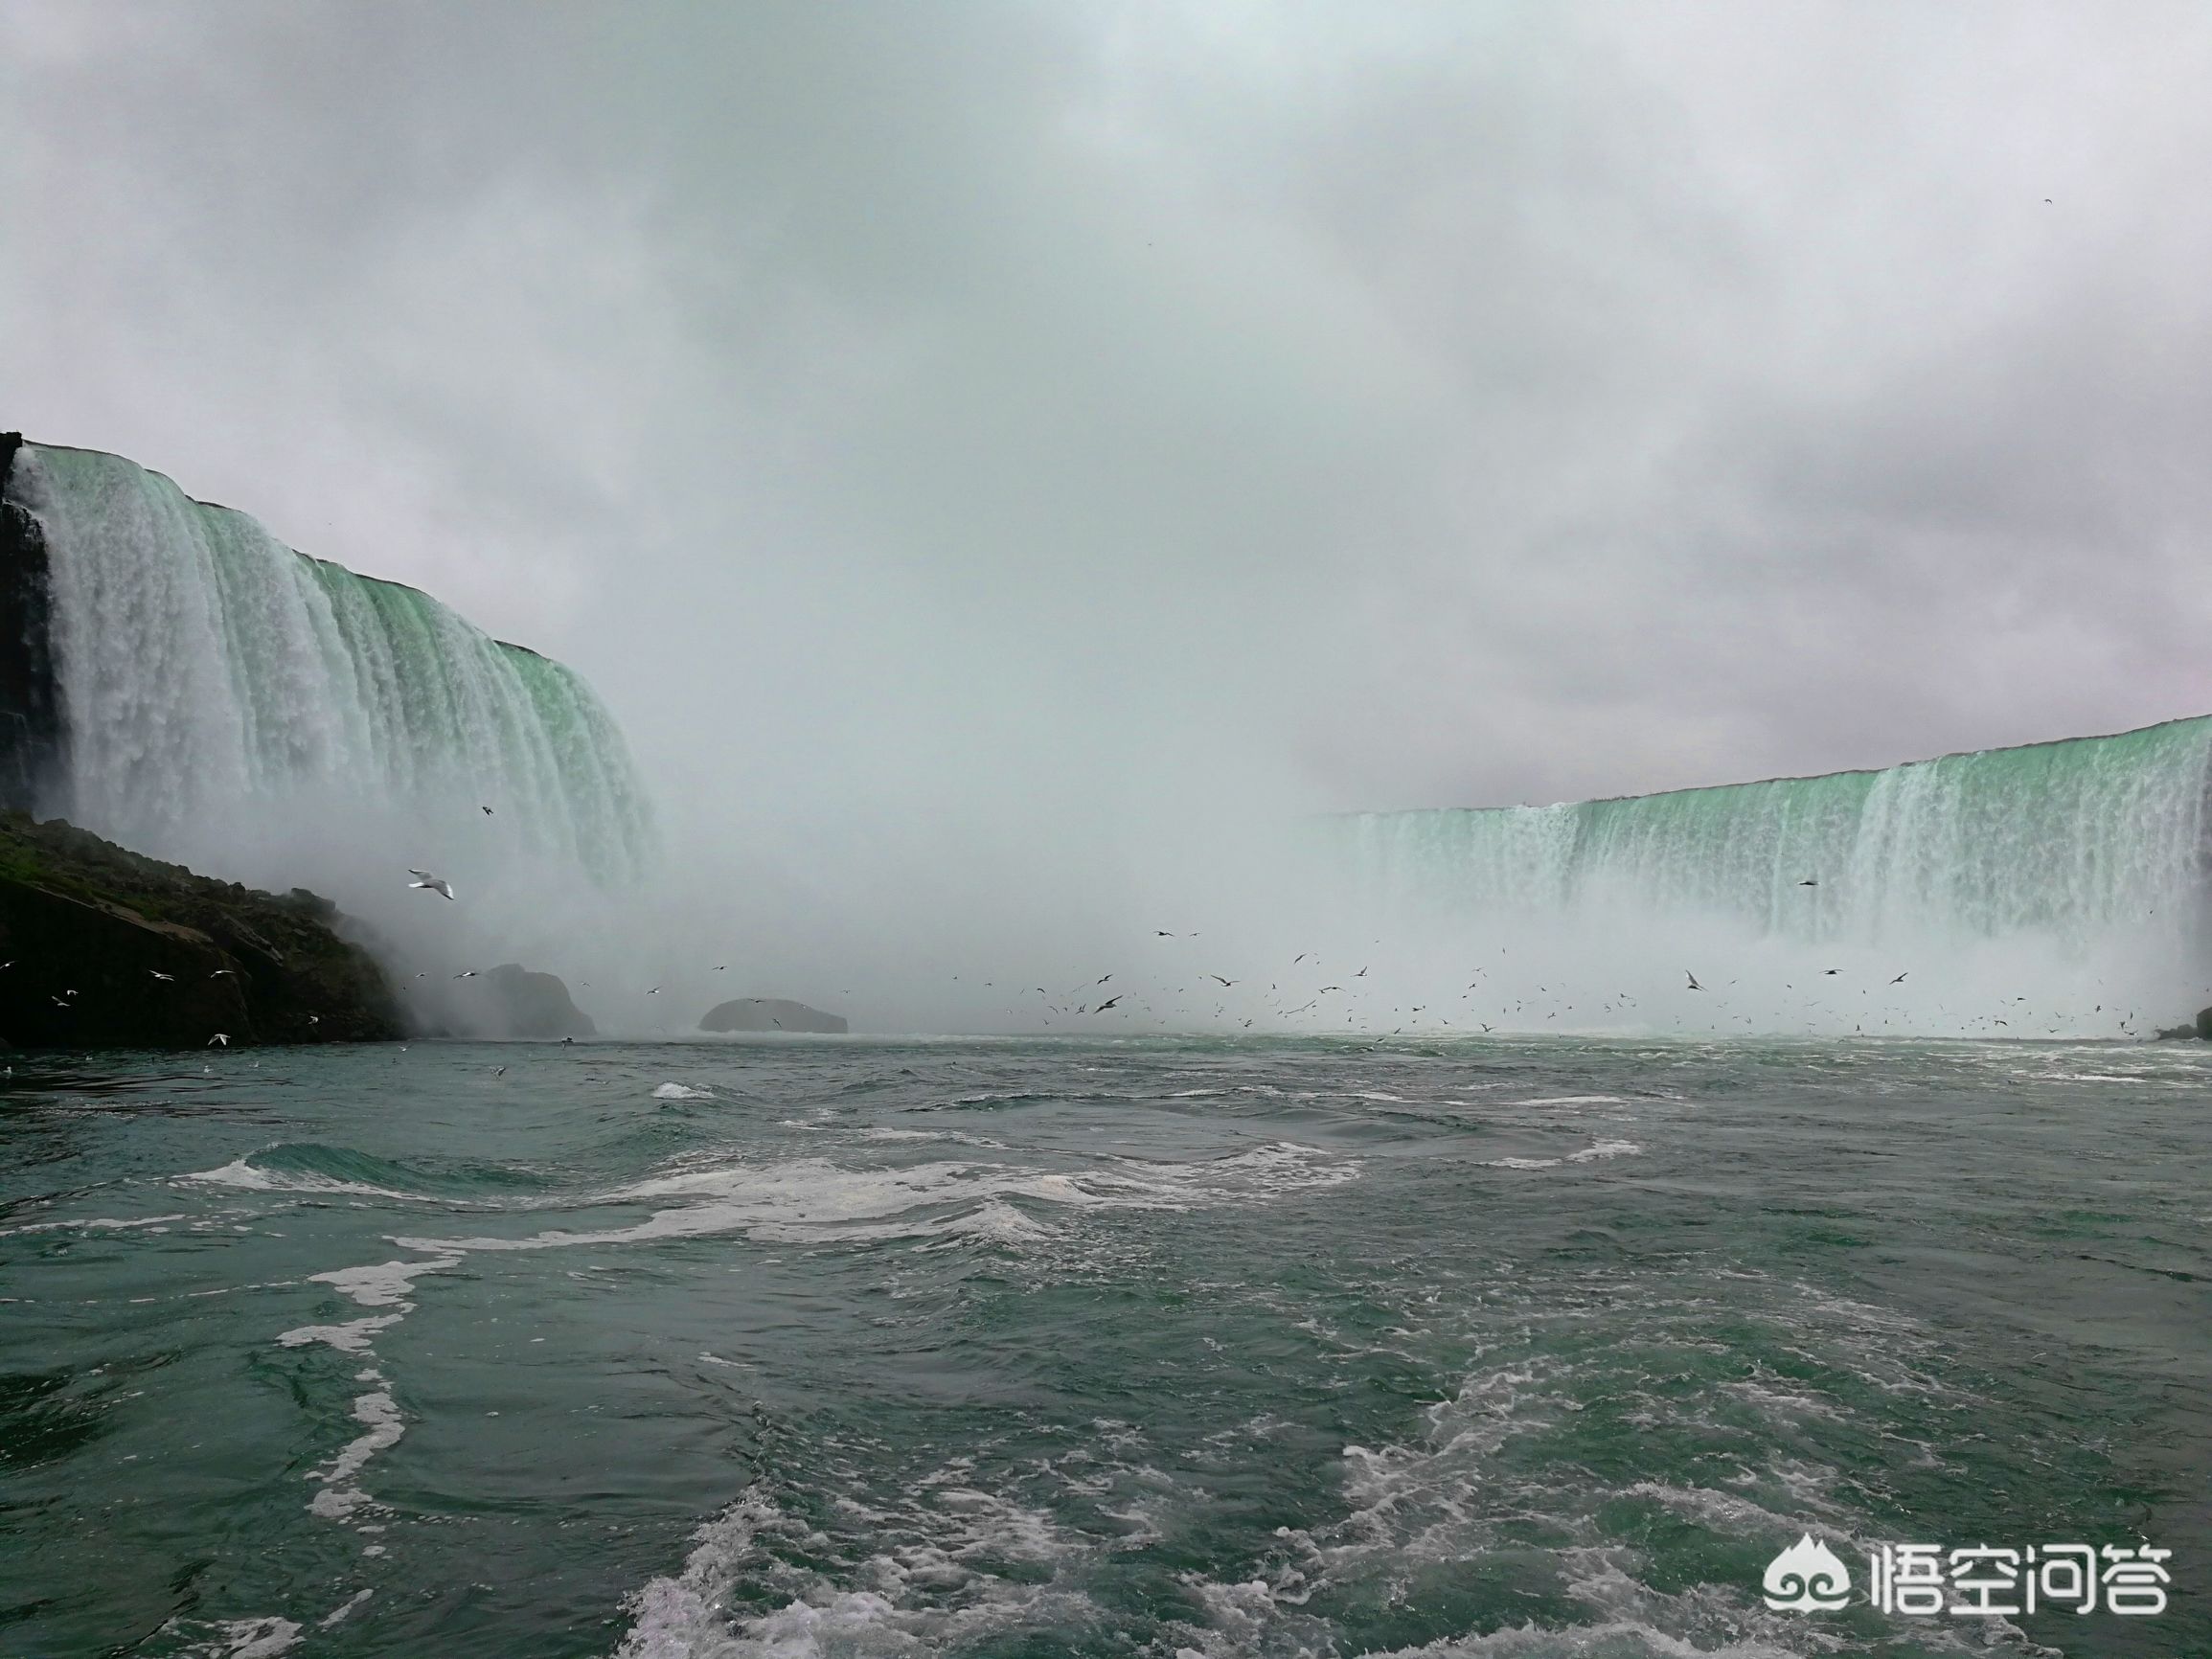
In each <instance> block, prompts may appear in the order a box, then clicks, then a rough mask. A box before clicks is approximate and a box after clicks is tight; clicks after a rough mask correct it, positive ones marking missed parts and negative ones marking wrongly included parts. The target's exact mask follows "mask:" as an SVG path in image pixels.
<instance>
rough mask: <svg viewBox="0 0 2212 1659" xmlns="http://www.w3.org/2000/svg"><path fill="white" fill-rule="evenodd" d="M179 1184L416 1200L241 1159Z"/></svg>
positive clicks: (413, 1195) (190, 1174) (183, 1178)
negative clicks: (270, 1167) (269, 1167)
mask: <svg viewBox="0 0 2212 1659" xmlns="http://www.w3.org/2000/svg"><path fill="white" fill-rule="evenodd" d="M175 1178H176V1179H177V1180H179V1181H198V1182H202V1183H204V1184H206V1185H208V1186H214V1187H235V1188H238V1189H239V1190H240V1191H242V1192H248V1193H356V1194H358V1195H359V1196H362V1197H365V1198H417V1197H419V1196H420V1194H419V1193H401V1192H397V1191H395V1190H394V1189H392V1188H390V1187H372V1186H369V1185H367V1184H366V1183H364V1182H360V1181H340V1180H336V1179H333V1178H332V1177H331V1176H329V1175H315V1174H309V1173H307V1172H305V1171H293V1170H264V1169H262V1168H261V1167H260V1166H258V1165H255V1164H249V1163H247V1162H246V1160H245V1159H244V1158H233V1159H232V1160H231V1161H230V1162H229V1163H227V1164H225V1165H223V1166H222V1167H221V1168H219V1169H215V1170H187V1171H186V1172H185V1173H184V1174H181V1175H178V1176H176V1177H175Z"/></svg>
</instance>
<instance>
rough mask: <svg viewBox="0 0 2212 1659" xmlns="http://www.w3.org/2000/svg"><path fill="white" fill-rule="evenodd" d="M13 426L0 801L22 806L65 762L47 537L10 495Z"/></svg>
mask: <svg viewBox="0 0 2212 1659" xmlns="http://www.w3.org/2000/svg"><path fill="white" fill-rule="evenodd" d="M22 444H23V435H22V434H21V433H19V432H0V807H19V808H24V809H28V808H30V807H32V806H33V805H34V804H35V802H36V801H37V799H38V796H39V794H40V793H41V791H43V790H45V789H47V788H48V787H50V786H51V785H52V784H53V783H54V781H55V780H57V779H58V778H59V777H60V776H61V775H62V772H63V770H64V767H63V755H62V731H61V713H60V702H59V699H58V696H57V693H56V690H55V681H54V657H53V650H52V646H51V643H50V633H51V625H50V612H51V609H52V598H51V594H50V592H49V588H48V570H49V567H48V563H47V555H46V538H45V535H44V534H42V533H41V532H40V530H39V528H38V520H37V519H36V518H34V517H33V516H32V514H31V511H30V510H29V509H28V508H27V507H25V506H23V505H22V504H21V503H20V502H18V501H15V500H13V499H11V497H10V495H9V492H8V481H9V478H10V476H11V473H12V471H13V469H14V462H15V454H16V451H17V450H18V449H20V448H21V447H22Z"/></svg>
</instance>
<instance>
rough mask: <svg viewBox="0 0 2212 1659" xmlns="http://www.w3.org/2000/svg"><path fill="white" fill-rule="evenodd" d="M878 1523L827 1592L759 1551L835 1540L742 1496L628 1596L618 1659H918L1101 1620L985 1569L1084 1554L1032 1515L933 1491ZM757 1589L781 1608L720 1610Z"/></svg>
mask: <svg viewBox="0 0 2212 1659" xmlns="http://www.w3.org/2000/svg"><path fill="white" fill-rule="evenodd" d="M928 1486H929V1483H926V1482H925V1483H924V1487H928ZM874 1518H876V1519H878V1520H879V1521H880V1522H881V1523H883V1526H884V1530H885V1532H886V1534H887V1536H886V1539H885V1543H886V1547H885V1548H884V1549H883V1550H882V1551H880V1552H879V1553H877V1554H874V1555H871V1556H869V1557H867V1558H866V1559H865V1560H862V1561H859V1562H857V1563H855V1565H854V1566H853V1567H852V1568H850V1569H849V1570H848V1571H847V1572H845V1573H843V1574H841V1575H840V1579H841V1580H842V1581H839V1582H832V1581H831V1580H829V1579H825V1578H823V1577H822V1576H821V1575H819V1574H818V1573H814V1572H811V1571H808V1570H804V1569H798V1568H793V1567H791V1566H789V1565H788V1564H787V1563H785V1562H783V1561H781V1560H779V1559H778V1558H777V1557H776V1556H775V1555H774V1553H773V1552H772V1551H771V1550H770V1549H769V1548H768V1546H769V1545H770V1544H771V1543H777V1542H782V1543H785V1544H787V1545H788V1544H797V1545H799V1546H801V1547H802V1548H804V1549H805V1550H806V1551H807V1552H808V1553H809V1554H820V1553H825V1552H827V1551H828V1550H829V1549H830V1548H832V1540H830V1539H829V1538H827V1537H826V1536H824V1535H823V1534H820V1533H817V1532H813V1531H812V1530H811V1529H810V1528H808V1527H807V1526H806V1525H805V1524H804V1523H802V1522H799V1521H797V1520H796V1519H794V1518H792V1517H789V1516H787V1515H785V1514H784V1513H783V1512H782V1511H780V1510H779V1509H778V1508H777V1507H776V1506H775V1504H773V1503H772V1502H770V1501H769V1500H768V1499H766V1498H764V1497H762V1496H758V1495H755V1496H750V1497H746V1498H743V1499H741V1500H740V1501H739V1502H738V1503H737V1504H735V1505H733V1506H732V1507H731V1508H729V1509H728V1510H725V1511H723V1512H722V1513H721V1514H719V1515H718V1516H717V1517H716V1518H715V1519H713V1520H712V1521H709V1522H708V1523H707V1524H706V1525H705V1526H703V1527H701V1528H700V1529H699V1530H698V1532H697V1533H696V1534H693V1540H694V1541H693V1548H692V1551H691V1554H690V1555H689V1556H688V1557H686V1559H685V1561H684V1565H683V1569H682V1571H681V1572H680V1573H678V1574H676V1575H675V1576H673V1577H669V1578H658V1579H650V1580H648V1581H647V1583H645V1584H644V1585H643V1586H642V1587H641V1588H640V1589H639V1590H638V1591H637V1592H636V1593H635V1594H633V1595H632V1596H631V1597H630V1599H629V1602H628V1610H629V1612H630V1615H631V1625H630V1628H629V1631H628V1633H627V1635H626V1636H625V1637H624V1638H623V1642H622V1645H621V1646H620V1647H619V1648H617V1649H616V1650H615V1659H926V1656H929V1655H935V1654H940V1653H944V1652H947V1651H956V1650H959V1649H961V1648H965V1647H967V1646H969V1645H970V1644H972V1643H974V1642H976V1641H978V1640H980V1639H982V1638H984V1637H986V1636H988V1635H990V1634H992V1632H995V1631H1000V1630H1008V1629H1016V1628H1019V1629H1036V1628H1045V1629H1050V1628H1054V1627H1056V1626H1065V1625H1069V1624H1076V1623H1088V1622H1091V1621H1093V1620H1095V1618H1096V1615H1097V1611H1098V1610H1097V1608H1096V1606H1095V1604H1094V1603H1092V1602H1091V1601H1090V1600H1089V1598H1088V1597H1086V1596H1084V1595H1083V1594H1082V1593H1081V1592H1080V1591H1076V1590H1070V1589H1067V1588H1065V1587H1063V1586H1061V1585H1060V1584H1059V1583H1058V1582H1057V1581H1054V1580H1047V1581H1044V1582H1027V1581H1020V1580H1015V1579H1007V1578H1004V1577H1001V1576H999V1575H997V1574H995V1573H993V1572H992V1571H991V1570H990V1563H992V1562H996V1561H1018V1562H1022V1563H1025V1564H1027V1565H1028V1566H1029V1567H1030V1568H1031V1569H1032V1570H1036V1569H1038V1568H1050V1567H1052V1566H1054V1565H1055V1564H1056V1563H1058V1562H1060V1560H1062V1559H1063V1558H1065V1557H1068V1556H1070V1555H1073V1554H1076V1553H1078V1552H1079V1551H1080V1550H1081V1549H1082V1547H1083V1546H1082V1545H1080V1544H1079V1543H1077V1542H1076V1541H1075V1540H1072V1539H1069V1538H1067V1537H1065V1536H1064V1535H1062V1534H1060V1533H1059V1531H1058V1530H1057V1529H1056V1528H1055V1527H1054V1525H1053V1522H1052V1520H1051V1517H1050V1516H1048V1515H1046V1514H1044V1513H1043V1512H1042V1511H1034V1510H1027V1509H1023V1508H1021V1507H1019V1506H1016V1505H1010V1504H1007V1503H1005V1502H1003V1501H1001V1500H1000V1499H998V1498H996V1497H994V1496H993V1495H992V1494H991V1493H988V1492H982V1491H977V1490H974V1489H969V1488H964V1487H958V1486H938V1487H936V1488H934V1489H931V1490H930V1491H929V1493H928V1497H927V1499H926V1500H924V1499H922V1498H920V1497H918V1499H917V1501H916V1503H915V1505H914V1506H913V1507H912V1508H910V1509H908V1510H906V1511H901V1513H898V1514H895V1515H893V1514H883V1515H879V1516H877V1517H874ZM764 1578H765V1579H773V1580H775V1581H776V1582H777V1583H779V1584H780V1585H781V1586H782V1587H783V1589H782V1593H785V1594H787V1595H788V1597H789V1599H788V1600H787V1601H786V1602H784V1603H783V1604H782V1605H780V1606H778V1607H775V1608H773V1609H771V1610H769V1611H766V1612H758V1613H742V1612H741V1613H736V1614H730V1613H725V1612H724V1611H723V1610H722V1609H723V1608H724V1607H725V1606H726V1605H727V1602H728V1600H729V1598H730V1593H731V1591H732V1590H733V1589H734V1588H735V1587H737V1586H738V1585H739V1584H740V1583H741V1582H744V1581H746V1580H748V1579H753V1580H758V1579H764Z"/></svg>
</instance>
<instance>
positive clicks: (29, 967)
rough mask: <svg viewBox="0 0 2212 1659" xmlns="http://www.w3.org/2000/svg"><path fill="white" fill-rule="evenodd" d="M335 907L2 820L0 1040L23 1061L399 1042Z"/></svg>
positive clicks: (386, 1003) (23, 820) (386, 990)
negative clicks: (24, 1055) (55, 1052)
mask: <svg viewBox="0 0 2212 1659" xmlns="http://www.w3.org/2000/svg"><path fill="white" fill-rule="evenodd" d="M346 925H348V924H347V922H346V920H345V919H344V918H343V917H341V916H339V914H338V911H337V907H336V906H335V905H333V904H331V902H330V901H329V900H328V899H325V898H318V897H317V896H316V895H314V894H312V893H308V892H307V891H305V890H304V889H294V890H293V891H292V892H291V893H289V894H286V895H283V896H279V895H276V894H270V893H257V892H254V891H252V890H251V889H248V888H244V887H239V886H237V885H236V884H234V883H231V882H227V881H217V880H215V879H213V878H211V877H209V876H205V875H194V873H193V872H192V871H190V870H187V869H185V868H183V867H182V866H181V865H175V864H164V863H161V862H159V861H158V860H156V859H152V858H144V857H141V856H140V855H139V854H137V853H135V852H129V851H128V850H127V849H125V848H122V847H118V846H116V845H115V844H114V843H113V842H111V841H103V840H102V839H101V838H100V837H99V836H97V835H94V834H92V833H90V832H89V831H87V830H80V829H78V828H76V827H75V826H74V825H71V824H67V823H64V822H62V821H61V820H60V819H54V820H52V821H50V822H47V823H44V824H41V823H37V822H35V821H34V820H33V819H32V818H31V816H30V815H29V814H28V813H24V812H7V813H0V964H4V965H5V966H0V1037H5V1038H6V1039H7V1040H8V1041H9V1042H11V1043H13V1044H16V1045H18V1046H20V1047H24V1048H179V1047H183V1048H203V1047H206V1046H208V1045H209V1044H210V1043H212V1042H214V1041H215V1039H216V1037H217V1034H220V1035H221V1036H222V1037H224V1038H225V1039H227V1041H228V1043H230V1044H232V1045H241V1046H242V1045H244V1044H248V1043H257V1042H262V1043H269V1042H294V1043H298V1042H368V1041H381V1040H384V1039H388V1038H392V1037H397V1036H399V1034H400V1020H399V1005H398V1003H397V1001H396V1000H395V999H394V997H393V994H392V988H391V986H390V985H389V984H388V983H387V982H386V980H385V977H384V974H383V970H382V969H380V968H379V967H378V966H376V962H375V961H374V960H373V959H372V958H371V957H370V955H369V953H368V952H367V951H366V950H364V949H363V948H362V947H361V946H360V944H358V943H354V942H353V941H351V940H348V939H346V938H343V937H341V934H340V929H341V927H344V926H346Z"/></svg>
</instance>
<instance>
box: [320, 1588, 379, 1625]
mask: <svg viewBox="0 0 2212 1659" xmlns="http://www.w3.org/2000/svg"><path fill="white" fill-rule="evenodd" d="M375 1594H376V1591H375V1590H356V1591H354V1592H353V1594H352V1595H351V1596H349V1597H347V1598H346V1600H345V1601H343V1602H339V1603H338V1605H337V1606H335V1607H333V1608H332V1609H331V1611H330V1612H329V1613H328V1614H326V1615H325V1616H324V1617H323V1618H322V1619H321V1620H320V1621H319V1622H318V1623H317V1625H316V1626H315V1628H317V1629H318V1630H328V1629H329V1628H330V1627H331V1625H343V1624H344V1623H345V1622H346V1620H347V1619H348V1618H349V1617H351V1616H352V1614H353V1609H354V1608H356V1607H358V1606H359V1605H360V1604H361V1603H362V1602H366V1601H367V1600H368V1599H369V1598H370V1597H371V1596H374V1595H375Z"/></svg>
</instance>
